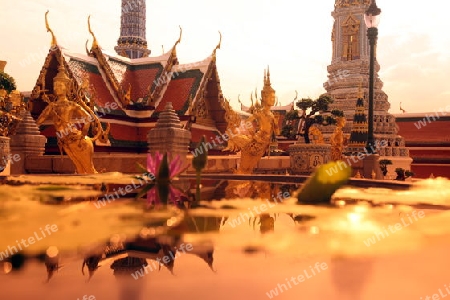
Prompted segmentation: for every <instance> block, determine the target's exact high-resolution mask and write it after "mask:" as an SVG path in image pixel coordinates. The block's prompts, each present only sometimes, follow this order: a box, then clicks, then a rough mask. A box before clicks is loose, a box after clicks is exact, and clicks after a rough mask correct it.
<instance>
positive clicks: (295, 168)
mask: <svg viewBox="0 0 450 300" xmlns="http://www.w3.org/2000/svg"><path fill="white" fill-rule="evenodd" d="M289 156H290V166H291V170H290V172H291V174H300V175H309V174H311V173H312V172H313V171H314V170H315V169H316V168H317V167H318V166H320V165H322V164H325V163H327V162H329V161H330V158H331V157H330V156H331V145H327V144H294V145H291V146H289Z"/></svg>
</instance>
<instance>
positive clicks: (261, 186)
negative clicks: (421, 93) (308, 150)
mask: <svg viewBox="0 0 450 300" xmlns="http://www.w3.org/2000/svg"><path fill="white" fill-rule="evenodd" d="M57 178H59V180H60V182H58V180H56V179H55V177H49V178H47V177H40V176H34V177H32V176H23V177H17V178H14V181H12V180H9V181H8V183H9V184H6V183H5V184H4V185H2V189H1V191H0V197H1V204H0V215H1V219H0V225H1V229H0V236H1V238H0V246H1V249H0V251H2V262H1V263H0V266H2V270H3V275H1V279H0V290H1V294H2V297H1V299H83V297H85V298H84V299H89V297H91V298H90V299H153V298H154V299H180V298H183V299H210V298H212V299H239V298H244V299H245V298H246V299H271V298H277V299H299V298H300V299H301V298H305V299H355V300H356V299H420V297H423V299H426V296H427V295H428V296H430V297H432V296H433V294H438V295H439V294H442V295H443V294H450V292H447V291H446V288H447V287H448V286H450V279H449V278H448V271H447V270H448V269H449V268H450V259H449V256H448V250H449V239H448V237H449V231H450V226H448V225H449V223H450V218H449V213H448V210H447V206H448V204H449V201H450V196H449V195H450V183H449V182H448V181H447V180H444V179H439V178H438V179H433V180H427V181H424V182H421V183H418V184H414V185H413V186H412V187H411V188H410V189H407V190H405V189H402V190H391V189H386V188H374V187H372V188H355V187H345V188H342V189H340V190H338V191H337V192H336V193H335V195H334V197H333V205H329V206H306V205H297V204H296V199H295V198H294V197H293V196H294V195H295V191H296V190H297V189H298V188H299V187H300V184H296V183H292V182H289V183H274V182H270V181H266V182H261V181H248V180H235V181H230V180H228V181H225V180H220V179H207V180H203V181H202V188H201V192H202V193H201V195H202V197H201V199H202V201H201V202H200V203H196V205H193V204H192V203H188V202H185V203H183V204H182V205H180V206H179V207H178V208H176V207H174V206H170V207H149V206H148V205H147V199H145V197H144V198H141V199H139V200H135V199H134V198H132V197H129V195H127V196H125V197H117V198H114V199H113V198H112V197H110V198H107V197H105V195H111V194H113V193H114V192H115V191H119V187H121V186H122V187H124V189H125V187H126V185H127V184H130V181H131V180H132V178H130V177H129V176H125V175H121V174H102V175H96V176H92V177H89V178H86V177H83V176H59V177H57ZM47 181H48V182H53V183H57V184H59V185H58V186H55V185H54V184H53V185H46V184H47V183H48V182H47ZM13 182H14V184H12V183H13ZM23 183H34V184H31V185H30V184H23ZM38 183H39V185H35V184H38ZM68 183H71V185H68ZM102 184H103V185H104V187H102V186H101V185H102ZM175 184H176V185H177V187H178V188H179V189H180V190H182V191H183V192H184V193H185V195H186V197H185V199H192V198H193V197H194V196H193V195H195V180H183V181H177V182H175ZM105 186H106V188H105ZM134 192H135V191H133V192H132V193H134ZM119 194H120V193H119ZM82 197H84V198H85V199H86V197H89V199H90V201H85V200H82V199H81V198H82ZM105 198H107V199H106V201H105V202H104V204H103V202H101V201H102V199H103V200H104V199H105ZM108 199H109V201H108ZM99 201H100V202H99ZM99 203H100V204H99ZM194 206H195V207H194ZM187 207H189V208H187ZM16 250H17V251H16ZM16 252H17V253H16ZM448 289H449V290H450V288H448ZM442 295H441V296H440V297H441V298H442V297H443V296H442ZM430 299H431V298H430Z"/></svg>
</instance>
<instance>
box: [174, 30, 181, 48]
mask: <svg viewBox="0 0 450 300" xmlns="http://www.w3.org/2000/svg"><path fill="white" fill-rule="evenodd" d="M178 27H180V36H179V37H178V40H177V41H176V42H175V45H174V47H175V46H176V45H178V44H179V43H180V42H181V35H182V34H183V29H182V28H181V26H180V25H178Z"/></svg>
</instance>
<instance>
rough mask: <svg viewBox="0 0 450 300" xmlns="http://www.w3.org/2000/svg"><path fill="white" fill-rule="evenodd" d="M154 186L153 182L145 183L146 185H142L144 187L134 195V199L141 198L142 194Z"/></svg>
mask: <svg viewBox="0 0 450 300" xmlns="http://www.w3.org/2000/svg"><path fill="white" fill-rule="evenodd" d="M154 187H155V184H154V183H150V184H147V185H144V187H143V188H142V189H141V190H140V191H139V193H138V194H137V195H136V199H139V198H141V197H142V196H144V195H145V194H147V192H148V191H149V190H151V189H152V188H154Z"/></svg>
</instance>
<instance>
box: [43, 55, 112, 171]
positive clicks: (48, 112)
mask: <svg viewBox="0 0 450 300" xmlns="http://www.w3.org/2000/svg"><path fill="white" fill-rule="evenodd" d="M58 62H59V66H58V74H57V75H56V76H55V77H54V78H53V91H54V95H47V94H45V90H44V91H41V93H42V98H43V99H44V100H45V101H46V102H47V103H48V105H47V106H46V108H45V109H44V110H43V111H42V113H41V115H40V116H39V118H38V119H37V121H36V123H37V124H38V125H40V124H42V123H43V122H44V121H45V120H47V119H49V118H51V119H52V121H53V125H54V126H55V129H56V135H57V139H58V146H59V149H60V151H61V154H63V151H64V152H65V153H66V154H67V155H68V156H69V158H70V159H71V160H72V162H73V163H74V164H75V168H76V173H77V174H93V173H97V171H96V170H95V167H94V164H93V159H92V157H93V154H94V142H95V141H96V140H97V139H99V138H100V137H101V136H105V134H106V135H107V132H106V133H105V131H104V130H103V128H102V125H101V123H100V120H99V118H98V117H97V116H96V115H95V113H94V112H93V111H92V110H91V109H90V108H89V106H88V105H87V104H86V103H85V101H87V99H86V96H85V95H84V91H83V88H82V87H80V88H78V89H75V85H74V82H73V81H72V79H70V78H69V77H68V76H67V74H66V69H65V66H64V58H63V57H62V54H61V55H60V56H59V57H58ZM92 123H94V125H95V127H94V130H93V131H95V136H94V137H92V138H90V137H88V136H87V133H88V131H89V128H90V126H91V124H92Z"/></svg>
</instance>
